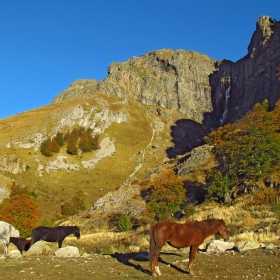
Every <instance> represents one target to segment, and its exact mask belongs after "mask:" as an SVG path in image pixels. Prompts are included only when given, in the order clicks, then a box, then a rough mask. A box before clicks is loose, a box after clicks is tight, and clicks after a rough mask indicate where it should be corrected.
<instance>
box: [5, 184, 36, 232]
mask: <svg viewBox="0 0 280 280" xmlns="http://www.w3.org/2000/svg"><path fill="white" fill-rule="evenodd" d="M11 189H12V191H11V195H10V197H9V198H6V199H5V200H4V201H3V202H2V203H1V204H0V220H1V221H5V222H7V223H9V224H11V225H12V226H13V227H14V228H16V229H17V230H19V232H20V235H21V236H22V237H27V236H30V234H31V231H32V229H33V228H35V227H37V226H38V222H39V218H40V211H39V207H38V205H37V203H36V202H35V201H34V197H35V194H34V191H30V190H29V189H28V188H26V187H21V186H20V185H18V184H16V183H15V182H13V184H12V187H11Z"/></svg>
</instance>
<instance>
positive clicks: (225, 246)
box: [206, 240, 235, 253]
mask: <svg viewBox="0 0 280 280" xmlns="http://www.w3.org/2000/svg"><path fill="white" fill-rule="evenodd" d="M234 247H235V244H234V243H233V242H225V241H222V240H212V241H211V242H210V243H208V244H207V246H206V252H207V253H224V252H225V251H226V250H232V249H234Z"/></svg>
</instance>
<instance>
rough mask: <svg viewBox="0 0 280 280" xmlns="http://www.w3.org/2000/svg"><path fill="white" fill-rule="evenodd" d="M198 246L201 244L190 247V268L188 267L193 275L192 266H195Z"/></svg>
mask: <svg viewBox="0 0 280 280" xmlns="http://www.w3.org/2000/svg"><path fill="white" fill-rule="evenodd" d="M198 246H199V245H192V246H191V247H190V255H189V268H188V270H189V273H190V274H191V275H194V272H193V269H192V266H193V262H194V257H195V254H196V251H197V249H198Z"/></svg>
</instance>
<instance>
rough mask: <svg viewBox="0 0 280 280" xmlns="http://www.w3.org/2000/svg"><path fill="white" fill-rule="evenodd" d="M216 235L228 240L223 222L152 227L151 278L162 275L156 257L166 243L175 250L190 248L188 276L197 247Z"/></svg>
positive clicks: (210, 221)
mask: <svg viewBox="0 0 280 280" xmlns="http://www.w3.org/2000/svg"><path fill="white" fill-rule="evenodd" d="M216 233H218V234H219V235H220V236H221V237H222V238H223V239H225V240H228V237H229V234H228V231H227V228H226V225H225V222H224V220H219V219H206V220H203V221H191V222H190V221H189V222H188V221H187V222H185V223H183V224H178V223H173V222H169V221H163V222H159V223H156V224H154V225H152V227H151V230H150V252H149V260H150V269H151V271H152V274H153V276H157V275H162V274H161V272H160V270H159V266H158V257H159V254H160V250H161V248H162V247H163V245H164V244H165V243H166V242H167V243H168V244H169V245H171V246H172V247H175V248H184V247H189V246H190V254H189V266H188V270H189V273H190V274H194V272H193V269H192V266H193V261H194V257H195V254H196V251H197V249H198V247H199V245H200V244H202V242H203V241H204V239H205V238H207V237H208V236H210V235H211V234H216Z"/></svg>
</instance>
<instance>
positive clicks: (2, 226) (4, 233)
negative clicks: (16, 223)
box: [0, 221, 12, 254]
mask: <svg viewBox="0 0 280 280" xmlns="http://www.w3.org/2000/svg"><path fill="white" fill-rule="evenodd" d="M11 233H12V226H11V225H10V224H8V223H6V222H3V221H0V241H2V242H3V243H4V254H7V253H8V245H9V243H10V237H11Z"/></svg>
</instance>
